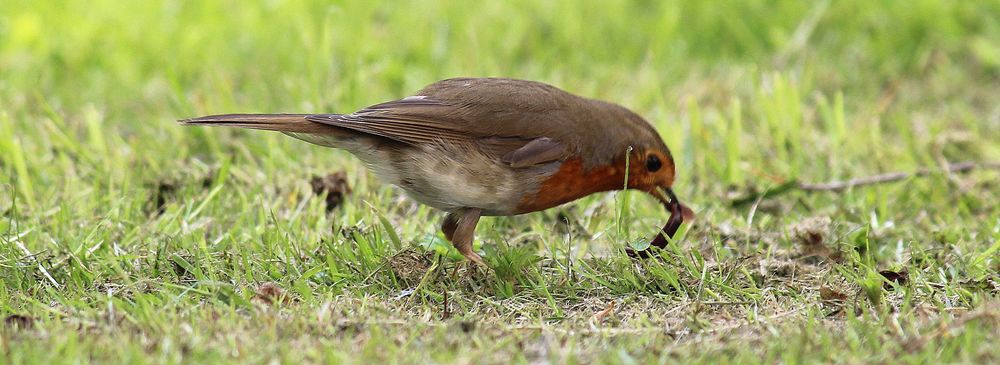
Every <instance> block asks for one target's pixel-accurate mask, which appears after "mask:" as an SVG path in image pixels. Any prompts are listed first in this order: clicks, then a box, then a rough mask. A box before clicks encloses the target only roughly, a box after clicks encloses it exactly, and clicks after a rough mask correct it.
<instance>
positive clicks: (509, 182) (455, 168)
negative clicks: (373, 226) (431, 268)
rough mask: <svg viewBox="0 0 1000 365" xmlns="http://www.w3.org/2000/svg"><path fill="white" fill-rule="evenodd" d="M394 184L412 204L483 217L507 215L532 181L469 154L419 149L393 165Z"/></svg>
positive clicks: (506, 168) (475, 153)
mask: <svg viewBox="0 0 1000 365" xmlns="http://www.w3.org/2000/svg"><path fill="white" fill-rule="evenodd" d="M397 167H398V168H397V169H396V176H395V178H396V179H397V181H395V182H394V183H395V184H396V185H398V186H399V187H401V188H403V190H405V191H406V192H407V193H408V194H409V195H410V196H411V197H412V198H414V199H415V200H417V201H419V202H421V203H423V204H427V205H430V206H432V207H435V208H438V209H441V210H445V211H455V210H458V209H461V208H479V209H482V211H483V212H482V214H483V215H510V214H513V212H514V210H515V209H516V208H517V203H518V202H519V200H520V198H521V196H523V195H524V192H525V191H526V190H531V189H534V188H535V187H537V185H538V183H537V180H536V179H533V178H531V176H524V172H523V171H521V170H522V169H512V168H510V167H509V166H505V165H503V164H501V163H499V162H498V161H495V160H494V159H492V158H490V157H488V156H485V155H482V154H480V153H478V152H473V151H462V153H458V152H455V151H445V150H441V149H438V148H428V147H423V148H420V149H419V152H415V153H410V154H409V155H408V156H407V158H406V159H405V160H404V162H402V163H398V164H397Z"/></svg>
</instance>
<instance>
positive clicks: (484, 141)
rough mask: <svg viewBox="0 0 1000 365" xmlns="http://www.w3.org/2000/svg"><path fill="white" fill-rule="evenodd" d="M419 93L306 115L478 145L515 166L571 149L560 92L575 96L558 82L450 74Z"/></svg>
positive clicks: (410, 140)
mask: <svg viewBox="0 0 1000 365" xmlns="http://www.w3.org/2000/svg"><path fill="white" fill-rule="evenodd" d="M519 82H520V83H526V84H518V83H519ZM553 93H554V94H553ZM419 94H420V95H417V96H412V97H408V98H404V99H400V100H395V101H390V102H386V103H382V104H377V105H372V106H370V107H367V108H364V109H362V110H359V111H357V112H355V113H352V114H348V115H338V114H323V115H312V116H308V117H306V119H307V120H309V121H312V122H316V123H322V124H327V125H333V126H337V127H343V128H348V129H352V130H356V131H359V132H364V133H368V134H372V135H377V136H381V137H384V138H388V139H392V140H396V141H399V142H403V143H407V144H411V145H422V144H431V143H441V142H450V143H460V144H467V145H474V146H476V147H478V148H479V149H480V150H481V151H483V152H484V153H486V154H488V155H491V156H494V157H495V158H497V159H498V160H499V161H502V162H504V163H506V164H509V165H510V166H512V167H515V168H520V167H527V166H532V165H537V164H542V163H546V162H550V161H557V160H561V159H565V158H567V157H568V155H569V153H570V152H571V150H572V149H571V148H569V146H570V145H571V144H572V143H573V141H570V140H567V138H560V137H561V136H563V135H565V134H566V133H565V131H566V129H567V128H565V124H560V122H561V121H562V120H563V119H564V118H562V116H563V115H564V114H563V113H562V111H563V107H564V106H565V103H563V102H562V101H561V100H560V98H561V97H566V96H569V97H571V98H572V97H573V96H571V95H569V94H566V93H565V92H562V91H561V90H558V89H555V88H554V87H551V86H548V85H545V84H539V83H534V82H526V81H519V80H507V79H450V80H444V81H441V82H438V83H435V84H432V85H430V86H428V87H427V88H424V89H423V90H421V91H420V92H419Z"/></svg>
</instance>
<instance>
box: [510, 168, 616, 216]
mask: <svg viewBox="0 0 1000 365" xmlns="http://www.w3.org/2000/svg"><path fill="white" fill-rule="evenodd" d="M624 185H625V167H624V166H621V165H620V164H612V165H611V166H606V167H595V168H591V169H589V170H588V169H584V168H583V163H582V161H581V160H580V159H579V158H574V159H570V160H566V162H563V164H562V165H561V166H560V167H559V171H557V172H556V173H555V174H553V175H552V176H550V177H549V178H548V179H546V180H545V181H544V182H543V183H542V186H541V188H539V189H538V193H536V194H534V195H530V194H529V195H527V196H525V197H524V199H521V202H520V204H518V207H517V210H518V212H517V214H522V213H529V212H535V211H539V210H544V209H548V208H552V207H554V206H557V205H560V204H564V203H568V202H571V201H574V200H576V199H580V198H582V197H584V196H587V195H590V194H593V193H597V192H601V191H609V190H620V189H622V187H623V186H624Z"/></svg>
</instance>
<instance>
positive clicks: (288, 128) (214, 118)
mask: <svg viewBox="0 0 1000 365" xmlns="http://www.w3.org/2000/svg"><path fill="white" fill-rule="evenodd" d="M310 115H313V114H220V115H209V116H204V117H198V118H191V119H183V120H179V121H178V122H179V123H181V124H184V125H208V126H223V127H238V128H249V129H260V130H266V131H278V132H285V133H309V134H324V133H330V132H332V131H331V129H333V130H336V129H337V128H335V127H331V126H329V125H325V124H321V123H316V122H310V121H308V120H306V117H307V116H310Z"/></svg>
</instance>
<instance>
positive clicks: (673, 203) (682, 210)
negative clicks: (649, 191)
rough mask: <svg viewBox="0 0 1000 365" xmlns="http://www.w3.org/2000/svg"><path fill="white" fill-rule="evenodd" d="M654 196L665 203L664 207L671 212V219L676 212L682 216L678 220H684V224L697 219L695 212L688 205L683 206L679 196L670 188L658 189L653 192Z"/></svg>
mask: <svg viewBox="0 0 1000 365" xmlns="http://www.w3.org/2000/svg"><path fill="white" fill-rule="evenodd" d="M653 196H655V197H656V198H657V199H659V200H660V202H661V203H663V207H664V208H666V209H667V210H668V211H670V214H671V217H672V216H673V215H674V214H675V212H677V213H679V214H680V215H679V216H678V218H680V219H682V220H683V221H684V222H690V221H693V220H694V218H695V214H694V211H693V210H691V208H688V207H687V206H686V205H684V204H682V203H681V201H680V200H677V195H675V194H674V191H673V190H672V189H670V188H669V187H659V186H658V187H656V188H655V189H654V190H653Z"/></svg>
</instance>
